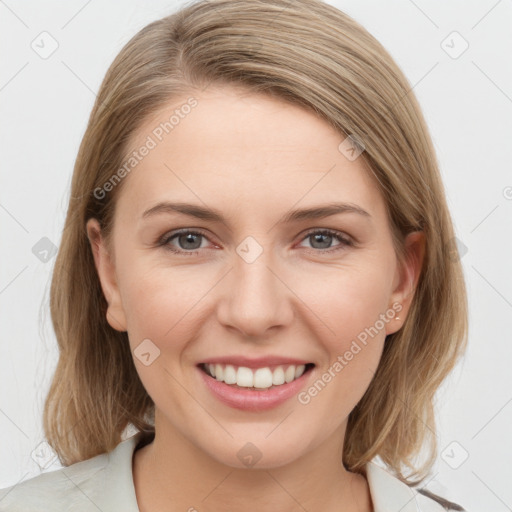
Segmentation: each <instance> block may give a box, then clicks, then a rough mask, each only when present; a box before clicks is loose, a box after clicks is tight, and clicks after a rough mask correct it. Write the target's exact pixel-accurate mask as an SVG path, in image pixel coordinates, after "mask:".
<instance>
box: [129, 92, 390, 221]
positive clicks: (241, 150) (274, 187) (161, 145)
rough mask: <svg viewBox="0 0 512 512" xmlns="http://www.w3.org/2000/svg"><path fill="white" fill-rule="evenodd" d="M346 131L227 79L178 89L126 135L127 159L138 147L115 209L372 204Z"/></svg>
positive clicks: (373, 194) (372, 192)
mask: <svg viewBox="0 0 512 512" xmlns="http://www.w3.org/2000/svg"><path fill="white" fill-rule="evenodd" d="M190 98H193V101H191V100H190ZM187 105H188V107H187ZM190 105H194V106H193V107H191V106H190ZM344 139H345V136H343V135H342V134H340V133H339V132H338V131H337V130H335V129H334V128H332V127H331V126H330V125H329V124H328V123H327V122H326V121H325V120H323V119H321V118H319V117H318V116H316V115H315V114H314V113H313V112H310V111H307V110H305V109H303V108H300V107H298V106H296V105H292V104H290V103H288V102H285V101H282V100H279V99H276V98H271V97H269V96H265V95H259V94H258V95H256V94H253V93H249V92H247V91H244V90H240V89H235V88H225V87H224V88H215V89H208V90H207V91H205V92H201V93H197V94H194V93H191V94H190V95H184V96H182V97H179V98H175V99H173V100H172V101H170V102H169V103H168V104H167V105H166V106H165V107H164V108H162V109H160V110H159V111H158V112H157V113H156V114H155V115H153V116H151V117H150V118H148V119H147V120H146V122H144V124H143V125H142V126H141V127H140V128H139V130H137V132H136V133H135V134H134V136H133V137H132V140H131V144H130V152H129V154H128V157H130V154H132V153H131V152H133V151H135V152H137V153H138V155H137V158H135V157H132V162H131V163H132V164H133V166H131V170H130V172H129V173H128V174H127V177H126V178H124V179H125V180H126V181H127V182H126V183H124V184H123V192H122V194H121V197H120V198H119V208H122V207H123V204H124V205H125V206H126V207H127V212H128V213H130V214H132V215H136V214H139V215H140V212H142V211H144V210H145V209H147V208H148V207H150V206H151V205H152V204H154V203H155V202H157V201H160V200H173V199H179V200H183V201H192V200H194V201H195V202H198V201H202V202H204V203H206V204H209V205H211V206H214V204H215V206H216V207H218V208H220V209H229V208H230V207H231V208H233V209H234V210H237V211H239V207H241V206H243V207H244V210H245V211H248V212H249V211H250V212H253V213H258V215H261V214H262V213H265V212H271V211H275V209H276V208H280V209H283V208H285V209H287V208H291V207H292V206H293V205H294V204H296V203H297V202H299V201H300V203H301V206H307V204H308V202H310V203H315V204H317V203H318V202H319V201H324V202H329V201H340V200H346V201H351V202H357V203H358V204H361V203H363V204H364V205H365V209H368V210H373V211H376V210H377V209H378V208H379V206H381V207H382V206H383V204H382V199H381V198H380V197H379V196H380V194H379V192H378V190H377V188H376V186H375V184H374V182H373V180H372V179H371V178H370V176H369V174H368V171H367V169H366V168H365V163H364V160H363V158H361V157H360V158H356V159H355V160H349V158H347V156H346V153H345V152H344V151H343V150H340V143H342V142H343V141H344ZM143 147H146V148H149V149H146V150H143ZM141 153H144V156H141ZM134 158H135V160H134ZM129 167H130V166H129ZM128 207H129V208H128Z"/></svg>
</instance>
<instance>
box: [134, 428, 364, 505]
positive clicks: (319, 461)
mask: <svg viewBox="0 0 512 512" xmlns="http://www.w3.org/2000/svg"><path fill="white" fill-rule="evenodd" d="M155 426H156V428H155V437H154V440H153V442H151V443H149V444H147V445H145V446H143V447H142V448H140V449H138V450H137V451H136V452H135V453H134V457H133V479H134V485H135V492H136V495H137V501H138V504H139V510H140V512H153V511H155V510H170V511H174V510H176V511H190V512H194V511H199V510H232V509H235V510H237V509H239V510H245V511H246V512H256V511H258V512H270V511H275V510H280V511H283V512H298V511H301V512H302V511H304V510H324V511H325V512H330V511H333V512H334V511H336V512H356V511H357V512H371V511H372V504H371V496H370V492H369V488H368V484H367V481H366V479H365V477H364V476H363V475H360V474H356V473H352V472H349V471H347V470H346V469H345V468H344V466H343V464H342V463H341V453H342V447H343V436H344V429H343V432H342V433H341V435H340V432H339V431H335V432H334V434H333V435H332V436H331V438H329V439H326V440H325V441H324V442H323V443H322V444H321V445H319V446H318V447H316V448H315V449H313V450H311V451H310V452H308V453H307V454H306V455H303V456H302V457H300V458H299V459H296V460H294V461H293V462H292V463H289V464H285V465H282V466H279V467H272V468H263V469H258V468H256V467H251V468H243V469H241V468H235V467H231V466H228V465H225V464H223V463H221V462H219V461H218V460H216V459H214V458H213V457H211V456H210V455H209V454H207V453H205V452H204V451H203V450H201V449H199V448H198V447H197V446H195V445H193V444H192V443H190V441H189V440H188V439H187V438H185V437H184V436H182V435H181V434H180V432H178V431H177V430H176V429H173V428H169V425H168V424H165V427H166V428H158V421H155ZM162 426H163V425H160V427H162ZM169 504H172V506H173V508H172V509H170V508H169Z"/></svg>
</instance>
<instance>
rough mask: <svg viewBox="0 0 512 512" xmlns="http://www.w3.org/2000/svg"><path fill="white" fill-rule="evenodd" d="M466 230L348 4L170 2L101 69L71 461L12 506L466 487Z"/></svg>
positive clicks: (79, 249)
mask: <svg viewBox="0 0 512 512" xmlns="http://www.w3.org/2000/svg"><path fill="white" fill-rule="evenodd" d="M453 238H454V231H453V226H452V222H451V218H450V214H449V211H448V208H447V205H446V200H445V195H444V190H443V186H442V183H441V180H440V175H439V170H438V166H437V162H436V158H435V153H434V149H433V146H432V143H431V139H430V137H429V134H428V130H427V127H426V124H425V121H424V119H423V116H422V114H421V111H420V108H419V105H418V103H417V101H416V99H415V97H414V95H413V93H412V92H411V91H410V86H409V84H408V82H407V80H406V78H405V77H404V75H403V74H402V72H401V71H400V70H399V68H398V67H397V65H396V63H394V61H393V60H392V58H391V57H390V56H389V54H388V53H387V52H386V51H385V50H384V48H383V47H382V46H381V45H380V44H379V43H378V42H377V41H376V40H375V39H374V38H373V37H372V36H371V35H370V34H369V33H368V32H367V31H366V30H365V29H364V28H363V27H361V26H360V25H359V24H357V23H356V22H355V21H354V20H352V19H351V18H350V17H348V16H347V15H346V14H344V13H342V12H340V11H339V10H337V9H335V8H334V7H331V6H329V5H327V4H325V3H323V2H320V1H318V0H296V1H294V2H287V1H285V0H264V1H254V0H216V1H202V2H197V3H194V4H191V5H189V6H187V7H185V8H183V9H182V10H181V11H179V12H178V13H176V14H174V15H172V16H169V17H167V18H164V19H162V20H159V21H156V22H154V23H151V24H150V25H148V26H147V27H145V28H144V29H143V30H141V31H140V32H139V33H138V34H137V35H136V36H135V37H134V38H133V39H132V40H131V41H130V42H129V43H128V44H127V45H126V46H125V48H123V50H122V51H121V52H120V54H119V55H118V56H117V58H116V59H115V61H114V62H113V64H112V65H111V67H110V69H109V70H108V72H107V75H106V77H105V79H104V81H103V84H102V86H101V89H100V91H99V94H98V97H97V101H96V104H95V106H94V108H93V112H92V114H91V117H90V120H89V124H88V127H87V131H86V133H85V135H84V138H83V141H82V144H81V147H80V151H79V154H78V158H77V161H76V165H75V170H74V175H73V181H72V191H71V199H70V204H69V208H68V213H67V218H66V224H65V228H64V232H63V237H62V242H61V245H60V249H59V254H58V257H57V261H56V265H55V271H54V275H53V280H52V288H51V313H52V320H53V324H54V328H55V332H56V336H57V340H58V343H59V348H60V357H59V362H58V366H57V369H56V372H55V376H54V380H53V382H52V386H51V389H50V392H49V395H48V398H47V401H46V404H45V411H44V426H45V432H46V437H47V439H48V442H49V444H50V445H51V446H52V447H53V449H54V450H55V451H56V452H57V454H58V455H59V458H60V460H61V463H62V464H63V465H64V466H65V467H64V468H62V469H59V470H57V471H55V472H52V473H46V474H42V475H39V476H38V477H36V478H33V479H31V480H28V481H25V482H22V483H20V484H18V485H15V486H12V487H11V488H8V489H4V490H3V491H2V494H1V495H0V496H3V499H2V500H1V501H0V506H1V507H3V508H2V510H8V511H14V510H53V511H58V510H89V509H90V510H98V509H99V510H102V511H103V512H106V511H107V510H123V511H137V510H140V511H142V512H146V511H153V510H189V511H194V510H198V511H201V510H233V509H235V510H236V509H244V510H248V511H251V510H259V511H261V510H264V511H270V510H280V511H295V510H320V509H322V510H328V511H330V510H333V511H334V510H336V511H344V512H352V511H354V512H355V511H365V512H366V511H372V510H373V511H375V512H384V511H388V510H397V511H398V510H401V511H403V512H406V511H412V510H422V511H426V510H429V511H436V510H437V511H441V510H463V509H462V507H460V506H459V505H456V504H454V503H451V502H449V501H447V500H445V499H443V498H442V497H440V496H436V495H433V494H432V493H430V492H428V491H426V490H423V489H420V488H419V487H418V485H419V484H420V483H421V482H423V481H424V480H425V478H426V477H427V475H428V472H429V470H430V468H431V467H432V464H433V462H434V460H435V457H436V439H435V435H432V434H433V432H435V421H434V414H433V399H434V395H435V392H436V390H437V389H438V387H439V385H440V384H441V383H442V381H443V380H444V378H445V377H446V376H447V375H448V373H449V372H450V371H451V370H452V368H453V367H454V365H455V364H456V362H457V361H458V359H459V357H460V356H461V355H462V353H463V351H464V348H465V345H466V341H467V340H466V338H467V311H466V295H465V285H464V281H463V274H462V270H461V266H460V263H459V261H458V260H457V259H456V258H453V255H452V251H453V244H452V240H453ZM188 244H192V246H189V245H188ZM131 426H135V427H136V428H137V429H138V430H139V432H138V433H137V434H136V435H134V436H132V437H130V438H128V439H124V437H125V435H126V429H127V428H129V427H131ZM425 446H426V447H427V448H428V450H429V451H428V457H427V458H426V460H424V461H423V463H422V464H418V463H417V462H414V461H413V459H414V458H415V457H416V456H417V455H418V454H419V453H420V451H421V450H422V448H424V447H425ZM377 457H378V458H379V459H380V461H381V462H382V463H383V464H377V463H376V461H375V460H374V459H376V458H377Z"/></svg>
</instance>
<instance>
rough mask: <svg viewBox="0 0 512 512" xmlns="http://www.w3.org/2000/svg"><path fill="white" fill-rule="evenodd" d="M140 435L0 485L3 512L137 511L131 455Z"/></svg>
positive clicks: (0, 501) (0, 506) (0, 507)
mask: <svg viewBox="0 0 512 512" xmlns="http://www.w3.org/2000/svg"><path fill="white" fill-rule="evenodd" d="M139 439H140V433H139V434H137V435H135V436H132V437H131V438H129V439H126V440H125V441H122V442H121V443H119V444H118V445H117V447H116V448H115V449H114V450H113V451H111V452H109V453H103V454H101V455H97V456H96V457H93V458H91V459H88V460H85V461H82V462H77V463H76V464H72V465H71V466H68V467H64V468H61V469H58V470H55V471H50V472H46V473H41V474H40V475H38V476H36V477H33V478H30V479H28V480H25V481H22V482H19V483H17V484H15V485H12V486H11V487H7V488H5V489H0V512H40V511H41V512H42V511H45V512H46V511H50V510H51V511H52V512H64V511H66V512H67V511H75V510H80V512H89V511H94V512H97V511H98V510H102V511H103V512H107V511H110V510H123V511H126V512H138V508H137V506H136V503H137V501H136V498H135V490H134V487H133V477H132V456H133V451H134V449H135V447H136V445H137V442H138V441H139ZM134 505H135V507H134ZM119 506H120V508H117V507H119Z"/></svg>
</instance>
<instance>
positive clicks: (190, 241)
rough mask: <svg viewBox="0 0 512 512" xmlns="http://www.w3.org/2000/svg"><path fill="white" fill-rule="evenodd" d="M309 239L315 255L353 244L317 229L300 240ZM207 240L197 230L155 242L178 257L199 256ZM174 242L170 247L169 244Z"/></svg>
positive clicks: (166, 236)
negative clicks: (336, 242) (334, 242)
mask: <svg viewBox="0 0 512 512" xmlns="http://www.w3.org/2000/svg"><path fill="white" fill-rule="evenodd" d="M307 239H310V240H311V243H312V245H313V249H316V250H314V251H313V252H315V253H319V252H320V253H331V252H334V251H339V250H342V249H344V248H345V247H347V246H353V245H354V243H353V242H352V240H351V239H350V238H348V237H347V236H346V235H344V234H343V233H341V232H339V231H334V230H332V229H317V230H314V231H310V232H309V233H307V234H306V236H305V237H304V238H303V239H302V240H307ZM205 240H209V239H208V237H207V236H206V235H205V234H204V233H203V232H202V231H199V230H192V229H181V230H179V231H177V232H173V233H170V234H166V235H164V236H163V237H161V238H160V239H159V240H158V241H157V245H158V246H162V247H164V249H165V250H168V251H171V252H173V253H176V254H180V255H187V256H193V255H195V254H199V249H205V248H207V246H205V245H203V244H202V242H203V241H205ZM333 240H337V241H338V244H337V245H335V246H334V247H331V245H332V242H333ZM174 241H175V242H176V244H177V245H178V247H176V245H172V244H171V242H174Z"/></svg>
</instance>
